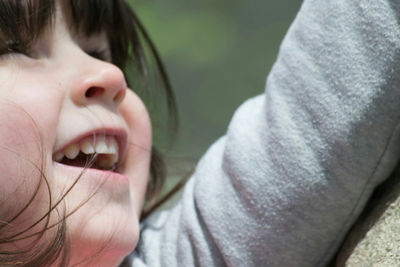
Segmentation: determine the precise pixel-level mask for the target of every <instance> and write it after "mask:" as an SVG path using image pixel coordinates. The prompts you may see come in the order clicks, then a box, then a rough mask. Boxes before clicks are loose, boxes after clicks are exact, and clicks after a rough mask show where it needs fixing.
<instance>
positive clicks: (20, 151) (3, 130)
mask: <svg viewBox="0 0 400 267" xmlns="http://www.w3.org/2000/svg"><path fill="white" fill-rule="evenodd" d="M0 125H1V127H0V140H1V143H0V183H1V192H0V203H1V205H0V220H1V221H9V220H10V219H11V218H13V217H14V216H15V215H16V214H17V213H18V212H19V211H21V210H22V209H24V207H25V206H27V205H28V204H29V206H28V208H27V209H25V210H24V212H23V213H22V214H21V215H20V216H19V217H18V218H17V220H15V221H13V222H12V224H10V225H9V226H8V227H6V228H7V229H3V230H6V231H10V232H15V231H17V230H20V229H24V228H26V227H28V226H29V225H30V224H31V223H32V222H34V221H37V220H38V219H39V218H40V217H41V216H42V215H43V214H44V213H45V211H46V210H47V209H48V206H47V205H46V206H45V205H42V204H43V203H46V202H48V190H47V187H46V183H45V180H44V179H45V177H47V175H46V174H44V173H43V175H42V172H43V171H44V170H45V165H46V164H45V157H44V153H43V151H42V142H41V135H40V134H39V131H38V128H37V126H36V124H35V122H34V121H33V120H32V118H31V117H30V116H29V115H27V113H26V112H25V111H24V110H23V109H21V108H20V107H17V106H15V105H12V104H9V105H8V104H7V105H2V106H1V107H0ZM36 190H38V191H37V193H36ZM35 193H36V195H35ZM33 196H35V197H34V198H33ZM13 227H16V228H18V229H14V228H13ZM11 228H12V229H11Z"/></svg>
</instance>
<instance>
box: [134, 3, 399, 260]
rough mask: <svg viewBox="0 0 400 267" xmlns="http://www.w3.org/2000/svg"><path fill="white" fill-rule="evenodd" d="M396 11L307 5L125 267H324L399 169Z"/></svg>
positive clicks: (392, 7)
mask: <svg viewBox="0 0 400 267" xmlns="http://www.w3.org/2000/svg"><path fill="white" fill-rule="evenodd" d="M399 3H400V1H386V0H374V1H369V0H364V1H361V0H359V1H356V0H353V1H350V0H324V1H317V0H308V1H305V2H304V3H303V6H302V8H301V10H300V11H299V13H298V15H297V17H296V19H295V21H294V23H293V24H292V26H291V28H290V29H289V31H288V33H287V35H286V37H285V39H284V41H283V43H282V45H281V49H280V52H279V56H278V58H277V62H276V63H275V65H274V67H273V69H272V70H271V73H270V75H269V77H268V79H267V83H266V89H265V93H264V94H263V95H261V96H258V97H256V98H254V99H251V100H248V101H247V102H245V103H244V104H243V105H242V106H241V107H240V108H239V109H238V110H237V112H236V113H235V115H234V117H233V119H232V121H231V123H230V126H229V129H228V131H227V134H226V136H224V137H222V138H221V139H219V140H218V141H217V142H216V143H215V144H214V145H213V146H212V147H211V148H210V149H209V150H208V152H207V153H206V154H205V156H204V157H203V158H202V159H201V161H200V162H199V164H198V166H197V168H196V172H195V173H194V175H193V177H192V178H191V180H190V181H189V183H188V184H187V185H186V187H185V191H184V194H183V198H182V200H181V201H180V202H179V204H178V205H177V206H176V207H175V208H173V209H172V210H170V211H168V212H164V213H162V214H157V215H155V216H153V217H152V218H151V219H150V220H148V221H147V222H146V223H145V225H144V228H143V231H142V239H141V241H140V244H139V246H138V248H137V249H136V251H135V252H134V253H133V254H132V258H133V259H132V266H144V265H147V266H168V267H170V266H225V265H227V266H324V265H325V264H326V263H327V262H328V261H329V259H330V258H331V256H332V255H333V253H334V252H335V251H336V249H337V247H338V245H339V244H340V242H341V241H342V239H343V237H344V235H345V233H346V231H347V230H348V229H349V227H350V226H351V224H352V223H353V222H354V220H355V219H356V217H357V216H358V214H359V213H360V211H361V210H362V208H363V206H364V204H365V202H366V200H367V199H368V197H369V196H370V194H371V191H372V190H373V188H374V187H375V186H376V185H377V184H378V183H380V182H381V181H383V180H384V179H385V178H386V177H388V176H389V174H390V172H391V171H392V170H393V169H394V166H395V165H396V163H397V160H398V158H399V154H400V151H399V150H400V138H399V137H400V134H399V119H400V88H399V86H400V61H399V60H400V49H399V48H400V29H399V17H398V16H399V14H400V4H399ZM243 89H244V90H245V89H246V88H243Z"/></svg>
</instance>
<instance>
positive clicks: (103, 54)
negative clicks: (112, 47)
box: [87, 49, 111, 62]
mask: <svg viewBox="0 0 400 267" xmlns="http://www.w3.org/2000/svg"><path fill="white" fill-rule="evenodd" d="M87 53H88V55H90V56H91V57H94V58H97V59H99V60H102V61H108V62H111V55H110V52H109V51H108V49H103V50H93V51H89V52H87Z"/></svg>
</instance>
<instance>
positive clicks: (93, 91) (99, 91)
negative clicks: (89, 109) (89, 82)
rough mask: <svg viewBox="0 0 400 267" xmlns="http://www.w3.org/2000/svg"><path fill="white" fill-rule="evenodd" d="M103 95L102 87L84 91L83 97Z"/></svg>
mask: <svg viewBox="0 0 400 267" xmlns="http://www.w3.org/2000/svg"><path fill="white" fill-rule="evenodd" d="M103 93H104V88H102V87H90V88H89V89H87V90H86V92H85V96H86V97H87V98H89V97H95V96H98V95H102V94H103Z"/></svg>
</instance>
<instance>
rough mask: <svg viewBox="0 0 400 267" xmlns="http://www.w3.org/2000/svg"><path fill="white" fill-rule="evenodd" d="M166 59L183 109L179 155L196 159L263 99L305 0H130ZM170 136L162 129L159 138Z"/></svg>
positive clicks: (177, 149) (179, 106)
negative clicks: (237, 115)
mask: <svg viewBox="0 0 400 267" xmlns="http://www.w3.org/2000/svg"><path fill="white" fill-rule="evenodd" d="M129 2H130V3H131V5H132V7H133V8H134V10H135V12H136V13H137V14H138V16H139V17H140V19H141V21H142V22H143V24H144V25H145V27H146V29H147V30H148V32H149V34H150V36H151V37H152V40H153V41H154V42H155V44H156V46H157V48H158V50H159V52H160V53H161V55H162V58H163V60H164V63H165V65H166V67H167V71H168V73H169V76H170V78H171V81H172V85H173V87H174V90H175V93H176V97H177V102H178V108H179V110H180V124H181V127H180V131H179V133H178V136H177V137H176V144H175V146H174V149H173V153H172V154H173V155H179V156H180V157H182V158H186V159H194V160H196V159H197V158H198V157H199V156H201V155H202V154H203V153H204V152H205V150H206V149H207V147H208V146H210V144H211V143H212V142H213V141H215V140H216V139H217V138H218V137H219V136H221V135H223V134H224V132H225V131H226V128H227V125H228V123H229V120H230V118H231V116H232V114H233V112H234V110H235V109H236V108H237V107H238V106H239V105H240V103H241V102H243V101H244V100H246V99H247V98H249V97H252V96H255V95H257V94H260V93H262V92H263V89H264V83H265V78H266V75H267V73H268V71H269V70H270V68H271V66H272V64H273V62H274V61H275V59H276V56H277V54H278V49H279V44H280V42H281V41H282V39H283V37H284V34H285V32H286V31H287V29H288V28H289V26H290V23H291V21H292V20H293V19H294V17H295V14H296V12H297V10H298V9H299V7H300V5H301V1H300V0H280V1H265V0H229V1H225V0H219V1H211V0H203V1H194V0H169V1H165V0H163V1H162V0H129ZM164 130H165V131H166V129H163V127H162V126H161V127H155V129H154V131H155V136H156V139H158V137H159V136H160V134H159V133H162V132H163V131H164Z"/></svg>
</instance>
